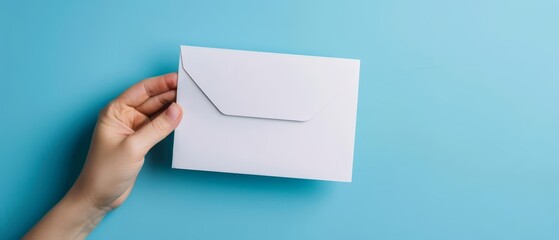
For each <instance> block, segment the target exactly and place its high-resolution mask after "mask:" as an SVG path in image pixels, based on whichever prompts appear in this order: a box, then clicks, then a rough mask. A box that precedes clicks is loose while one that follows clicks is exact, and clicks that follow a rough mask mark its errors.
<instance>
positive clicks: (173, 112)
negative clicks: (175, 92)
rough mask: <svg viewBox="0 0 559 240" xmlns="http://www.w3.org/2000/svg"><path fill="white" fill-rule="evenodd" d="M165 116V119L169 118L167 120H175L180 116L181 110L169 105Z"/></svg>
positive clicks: (173, 104)
mask: <svg viewBox="0 0 559 240" xmlns="http://www.w3.org/2000/svg"><path fill="white" fill-rule="evenodd" d="M165 114H167V117H169V119H171V120H176V119H177V118H178V117H179V116H180V114H181V110H180V109H179V106H177V104H176V103H171V105H169V107H168V108H167V110H165Z"/></svg>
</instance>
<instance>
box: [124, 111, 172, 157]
mask: <svg viewBox="0 0 559 240" xmlns="http://www.w3.org/2000/svg"><path fill="white" fill-rule="evenodd" d="M181 119H182V109H181V107H180V106H179V105H178V104H176V103H171V105H169V107H168V108H167V110H165V112H164V113H162V114H160V115H159V116H157V117H156V118H155V119H153V120H152V121H151V122H149V123H147V124H145V125H144V126H143V127H141V128H140V129H138V130H137V131H136V132H135V133H134V134H132V135H130V136H129V137H128V139H127V141H129V142H131V143H132V144H133V145H135V147H136V148H139V149H142V151H144V152H143V153H147V151H149V149H151V148H152V147H153V146H154V145H155V144H157V143H158V142H160V141H161V140H163V139H164V138H165V137H167V136H168V135H169V134H170V133H171V132H172V131H173V130H175V128H176V127H177V126H178V125H179V122H180V120H181Z"/></svg>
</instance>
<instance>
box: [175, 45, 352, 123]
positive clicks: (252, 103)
mask: <svg viewBox="0 0 559 240" xmlns="http://www.w3.org/2000/svg"><path fill="white" fill-rule="evenodd" d="M181 58H182V64H183V68H184V70H185V71H186V72H187V74H188V75H189V76H190V77H191V78H192V80H193V81H194V82H195V83H196V85H197V86H198V87H199V88H200V89H201V90H202V91H203V92H204V94H205V95H206V96H207V97H208V98H209V100H210V101H211V102H212V103H213V104H214V105H215V106H216V108H217V109H218V110H219V111H220V112H221V113H223V114H225V115H231V116H244V117H256V118H270V119H280V120H292V121H307V120H310V119H311V118H312V117H313V116H314V115H315V114H317V113H318V112H319V111H320V110H322V109H323V108H324V107H325V106H326V105H327V104H328V103H329V102H330V101H331V100H332V98H333V97H334V96H335V95H336V93H338V91H339V89H340V87H342V85H343V84H342V83H343V81H344V80H347V79H344V76H345V78H347V76H353V75H352V74H351V73H352V71H353V70H354V69H355V66H356V64H358V60H351V59H340V58H326V57H312V56H302V55H289V54H278V53H264V52H251V51H239V50H228V49H218V48H203V47H192V46H181Z"/></svg>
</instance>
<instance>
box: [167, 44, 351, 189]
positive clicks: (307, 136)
mask: <svg viewBox="0 0 559 240" xmlns="http://www.w3.org/2000/svg"><path fill="white" fill-rule="evenodd" d="M359 63H360V62H359V60H353V59H342V58H328V57H315V56H303V55H291V54H278V53H265V52H252V51H239V50H229V49H218V48H204V47H193V46H181V52H180V62H179V70H178V89H177V102H178V103H179V104H180V105H181V106H182V108H183V111H184V114H183V118H182V121H181V123H180V125H179V126H178V127H177V129H176V130H175V135H174V136H175V139H174V147H173V168H180V169H192V170H205V171H216V172H228V173H241V174H255V175H265V176H278V177H290V178H305V179H318V180H331V181H343V182H351V179H352V167H353V147H354V139H355V122H356V114H357V92H358V82H359Z"/></svg>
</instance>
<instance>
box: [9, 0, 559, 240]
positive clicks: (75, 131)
mask: <svg viewBox="0 0 559 240" xmlns="http://www.w3.org/2000/svg"><path fill="white" fill-rule="evenodd" d="M153 2H154V3H147V1H143V2H140V1H129V2H123V1H95V3H92V2H86V1H82V2H81V3H75V2H72V1H9V2H7V1H2V3H1V4H0V30H1V31H0V80H1V89H2V90H1V100H2V101H1V103H0V104H1V108H0V114H1V116H2V118H1V120H0V121H1V122H0V129H1V137H0V141H1V142H0V239H12V238H16V237H19V236H21V235H22V234H23V233H24V232H25V231H26V230H27V229H28V228H29V227H31V226H32V225H33V224H34V223H35V222H36V221H37V220H38V219H39V218H40V217H41V215H43V214H44V213H45V212H46V211H47V210H48V209H49V208H50V207H51V206H52V205H53V204H54V203H55V202H56V201H57V200H58V199H59V198H60V197H61V196H62V195H63V194H64V192H65V191H66V189H67V188H68V187H69V186H70V184H71V183H72V181H73V180H74V178H75V177H76V176H77V174H78V171H79V168H80V167H81V164H83V160H84V158H85V155H86V151H87V147H88V146H87V145H88V142H89V138H90V135H91V130H92V128H93V124H94V122H95V117H96V113H97V111H99V109H100V108H101V107H102V106H104V105H105V104H106V103H107V102H108V101H109V100H110V99H112V98H113V97H115V96H116V95H117V94H118V93H119V92H121V91H122V90H123V89H125V88H126V87H127V86H130V85H131V84H133V83H135V82H136V81H138V80H140V79H143V78H145V77H149V76H152V75H157V74H162V73H166V72H170V71H175V70H176V67H177V63H178V53H179V52H178V51H179V48H178V46H179V44H192V45H200V46H208V47H223V48H234V49H245V50H257V51H272V52H284V53H294V54H310V55H321V56H333V57H347V58H358V59H361V81H360V90H359V113H358V123H357V135H356V146H355V164H354V177H353V180H354V182H353V183H350V184H344V183H332V182H319V181H308V180H293V179H281V178H269V177H256V176H244V175H233V174H219V173H206V172H194V171H184V170H173V169H171V165H170V161H171V160H170V159H171V148H172V144H171V143H172V139H171V138H169V139H167V140H166V141H165V142H164V143H163V144H160V145H159V146H158V147H157V148H156V149H155V151H154V152H152V154H150V156H148V160H147V164H146V166H145V167H144V169H143V170H142V172H141V174H140V177H139V179H138V182H137V184H136V187H135V188H134V191H133V193H132V195H131V196H130V198H129V199H128V201H127V202H126V203H125V204H124V205H123V206H122V207H121V208H119V209H118V210H116V211H114V212H113V213H111V214H110V215H108V216H107V217H106V219H105V220H104V221H103V222H102V223H101V224H100V226H99V227H98V228H97V229H96V230H95V231H94V232H93V234H92V235H91V239H559V108H558V103H559V94H558V92H559V27H558V23H559V14H558V12H559V3H558V2H557V1H555V0H553V1H540V0H538V1H506V0H495V1H486V0H483V1H482V0H475V1H443V0H440V1H436V0H427V1H399V0H396V1H361V2H349V1H338V2H335V1H281V3H279V2H280V1H278V3H260V2H257V1H243V2H240V1H238V2H235V1H221V2H215V1H198V2H193V1H153Z"/></svg>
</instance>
